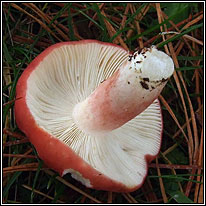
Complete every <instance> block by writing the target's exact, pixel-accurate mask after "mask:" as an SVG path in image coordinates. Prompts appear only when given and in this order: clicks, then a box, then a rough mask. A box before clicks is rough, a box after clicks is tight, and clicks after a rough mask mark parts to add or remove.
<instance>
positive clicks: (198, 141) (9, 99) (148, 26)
mask: <svg viewBox="0 0 206 206" xmlns="http://www.w3.org/2000/svg"><path fill="white" fill-rule="evenodd" d="M203 8H204V5H203V3H201V2H198V3H161V4H159V3H145V2H144V3H3V8H2V13H3V19H2V22H3V39H2V41H3V45H2V50H3V88H2V91H3V93H2V101H3V113H2V114H3V117H2V120H3V122H2V125H3V129H4V132H3V152H2V155H3V180H2V182H3V190H2V191H3V192H2V194H3V202H4V203H11V204H13V203H20V204H23V203H32V204H38V203H99V202H102V203H158V204H161V203H179V204H181V203H203V187H202V186H203V184H202V183H203V154H204V153H203V79H204V72H203V29H204V28H203ZM162 32H164V33H162ZM81 39H96V40H100V41H104V42H112V43H115V44H118V45H120V46H122V47H124V48H125V49H129V50H131V51H134V50H136V49H139V48H142V47H143V46H147V47H148V46H151V45H153V44H154V45H157V46H158V48H159V49H161V50H164V51H166V52H168V54H169V55H171V56H172V58H173V60H174V63H175V69H176V71H175V73H174V75H173V77H172V78H171V79H170V80H169V82H168V84H167V85H166V87H165V88H164V90H163V92H162V94H161V96H160V102H161V105H162V112H163V118H164V131H163V140H162V147H161V150H160V154H159V156H158V157H157V159H156V161H155V160H154V161H153V162H151V163H150V164H149V170H148V177H147V178H146V180H145V183H144V185H143V186H142V187H141V188H140V189H138V190H137V191H135V192H132V193H111V192H105V191H97V190H92V189H88V188H86V187H84V186H83V185H81V184H80V183H79V182H77V181H75V180H74V179H72V178H71V176H70V175H69V174H68V175H66V176H64V177H63V178H61V177H60V176H59V175H58V174H57V173H54V172H53V171H52V170H49V169H47V168H45V165H44V163H43V162H42V161H41V160H40V159H39V158H38V155H37V153H36V151H35V149H34V147H33V146H32V145H31V144H30V143H29V141H28V139H27V138H26V137H25V136H24V134H23V133H22V132H21V131H20V130H19V129H18V127H17V125H16V123H15V116H14V101H15V88H16V83H17V81H18V78H19V77H20V75H21V73H22V72H23V70H24V69H25V68H26V67H27V65H28V64H29V63H30V62H31V61H32V60H33V59H34V58H35V57H36V56H37V55H38V54H40V53H41V52H42V51H43V50H44V49H45V48H47V47H49V46H50V45H52V44H54V43H57V42H60V41H73V40H81Z"/></svg>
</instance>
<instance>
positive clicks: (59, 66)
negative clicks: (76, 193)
mask: <svg viewBox="0 0 206 206" xmlns="http://www.w3.org/2000/svg"><path fill="white" fill-rule="evenodd" d="M173 71H174V64H173V61H172V59H171V58H170V57H169V56H168V55H166V54H165V53H164V52H162V51H159V50H157V49H156V48H155V47H154V46H152V47H151V48H144V49H142V50H141V51H138V52H135V53H134V54H130V53H129V52H128V51H126V50H124V49H123V48H121V47H120V46H117V45H114V44H110V43H103V42H99V41H95V40H81V41H74V42H63V43H57V44H55V45H52V46H50V47H49V48H47V49H46V50H45V51H43V52H42V53H41V54H40V55H38V56H37V57H36V58H35V59H34V60H33V61H32V62H31V63H30V64H29V66H28V67H27V68H26V69H25V70H24V72H23V73H22V75H21V77H20V78H19V80H18V83H17V87H16V97H17V99H18V100H16V102H15V116H16V122H17V125H18V127H19V128H20V129H21V130H22V131H23V132H24V133H25V134H26V135H27V136H28V137H29V139H30V141H31V143H32V144H33V145H34V146H35V148H36V150H37V152H38V155H39V157H40V158H41V159H43V160H44V162H45V163H46V164H47V165H48V166H49V167H50V168H52V169H54V170H55V171H57V172H59V174H60V175H61V176H63V175H65V174H67V173H71V176H72V177H73V178H75V179H77V180H78V181H80V182H81V183H82V184H84V185H86V186H87V187H89V188H95V189H101V190H107V191H116V192H131V191H134V190H136V189H138V188H139V187H141V185H142V184H143V182H144V179H145V177H146V175H147V170H148V166H147V163H148V162H150V161H151V160H153V159H154V158H155V157H156V156H157V154H158V152H159V150H160V145H161V138H162V127H163V122H162V115H161V108H160V104H159V101H158V99H157V98H158V95H159V94H160V92H161V91H162V89H163V87H164V86H165V84H166V82H167V80H168V78H169V77H170V76H171V75H172V73H173Z"/></svg>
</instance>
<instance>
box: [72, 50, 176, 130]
mask: <svg viewBox="0 0 206 206" xmlns="http://www.w3.org/2000/svg"><path fill="white" fill-rule="evenodd" d="M173 71H174V64H173V61H172V59H171V58H170V57H169V56H168V55H166V54H165V53H163V52H161V51H158V50H157V49H156V48H155V47H154V46H152V47H151V48H144V49H142V50H141V51H140V52H135V53H134V54H133V55H131V56H129V59H128V60H127V61H126V62H124V63H123V64H122V66H121V67H120V68H119V69H118V70H117V71H116V72H115V73H114V74H113V75H112V76H111V77H110V78H108V79H107V80H106V81H104V82H103V83H102V84H100V85H99V87H97V88H96V89H95V90H94V92H93V93H92V94H91V95H90V96H88V97H87V98H86V99H85V100H84V101H82V102H80V103H78V104H77V105H76V106H75V107H74V109H73V118H74V121H75V123H76V124H77V126H78V127H79V128H80V129H81V130H83V131H84V132H87V133H90V134H91V133H95V132H107V131H111V130H114V129H116V128H118V127H120V126H122V125H123V124H125V123H126V122H128V121H129V120H131V119H133V118H134V117H136V116H137V115H138V114H140V113H141V112H143V111H144V110H145V109H146V108H147V107H148V106H149V105H150V104H151V103H152V102H153V101H154V100H155V99H156V98H157V97H158V96H159V94H160V92H161V91H162V89H163V88H164V86H165V84H166V83H167V80H168V78H169V77H170V76H171V75H172V73H173Z"/></svg>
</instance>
